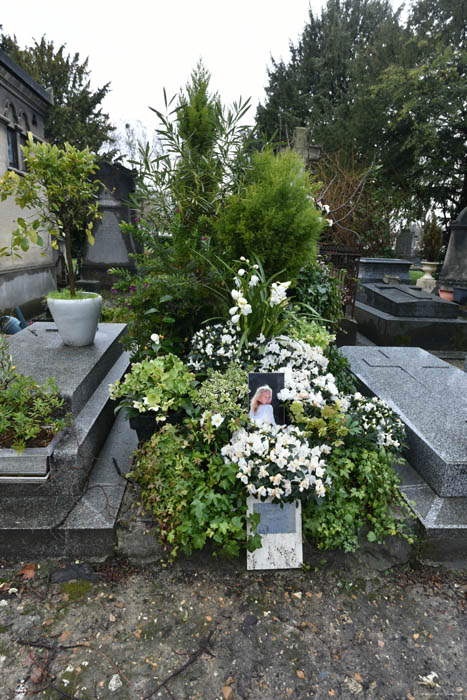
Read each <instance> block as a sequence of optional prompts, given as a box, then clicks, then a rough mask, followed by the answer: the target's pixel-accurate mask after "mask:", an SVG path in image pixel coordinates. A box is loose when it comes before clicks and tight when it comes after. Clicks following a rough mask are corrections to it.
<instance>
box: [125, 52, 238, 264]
mask: <svg viewBox="0 0 467 700" xmlns="http://www.w3.org/2000/svg"><path fill="white" fill-rule="evenodd" d="M209 81H210V74H209V72H208V71H207V70H206V69H205V68H204V66H203V65H202V64H201V63H200V64H198V66H197V67H196V68H195V70H194V71H193V73H192V75H191V82H190V83H189V84H188V85H187V86H186V90H185V92H183V91H182V92H181V93H180V95H179V96H178V99H177V96H176V95H174V96H173V97H172V98H171V99H170V100H168V99H167V96H166V94H165V91H164V101H165V113H163V112H161V111H159V110H157V109H153V108H151V109H152V111H153V112H154V113H155V114H156V116H157V117H158V119H159V128H158V129H157V130H156V135H157V138H158V140H159V143H160V147H161V150H162V153H161V154H160V155H158V156H155V157H154V156H153V155H152V154H151V149H150V147H149V145H148V146H146V147H144V148H141V149H140V162H137V163H135V165H137V166H138V172H139V177H138V182H137V187H136V191H135V193H134V195H133V197H132V202H133V207H134V208H135V209H136V210H138V211H140V212H144V214H143V215H142V217H141V219H140V220H139V221H138V222H137V226H136V227H134V226H131V225H127V226H125V227H124V230H131V231H132V233H133V235H135V236H136V237H137V238H138V239H139V240H140V241H141V242H142V243H143V244H144V245H145V247H146V249H147V250H150V251H153V252H154V254H158V251H159V249H160V248H161V247H166V246H167V244H168V240H167V238H166V237H161V235H160V234H167V233H170V234H171V244H172V247H173V249H174V254H173V257H174V259H175V260H176V261H178V264H179V265H183V264H184V263H185V261H186V258H187V254H189V253H190V251H191V249H195V250H199V249H201V248H205V245H206V241H207V239H208V238H209V236H210V235H211V233H212V222H213V220H214V219H215V217H216V215H217V213H218V211H219V209H220V208H221V207H222V206H223V203H224V201H225V199H226V197H227V196H228V195H229V194H230V193H231V192H232V191H236V190H237V189H238V187H239V183H240V182H241V181H242V179H243V175H244V171H245V169H246V168H247V167H248V152H249V150H250V148H251V139H252V129H251V127H247V126H242V125H241V124H240V122H241V120H242V119H243V117H244V116H245V114H246V112H247V111H248V109H249V101H246V102H245V103H243V102H242V100H241V99H240V100H239V102H238V103H234V104H233V106H232V107H231V108H227V107H224V106H223V105H222V104H221V102H220V99H219V97H218V95H212V94H210V93H209Z"/></svg>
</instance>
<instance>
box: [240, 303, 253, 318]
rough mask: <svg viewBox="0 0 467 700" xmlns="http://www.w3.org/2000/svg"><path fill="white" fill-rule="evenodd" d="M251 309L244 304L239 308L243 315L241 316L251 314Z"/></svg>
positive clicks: (248, 305)
mask: <svg viewBox="0 0 467 700" xmlns="http://www.w3.org/2000/svg"><path fill="white" fill-rule="evenodd" d="M252 311H253V309H252V308H251V306H250V304H245V305H244V306H242V307H241V308H240V312H241V313H242V314H243V316H248V314H251V312H252Z"/></svg>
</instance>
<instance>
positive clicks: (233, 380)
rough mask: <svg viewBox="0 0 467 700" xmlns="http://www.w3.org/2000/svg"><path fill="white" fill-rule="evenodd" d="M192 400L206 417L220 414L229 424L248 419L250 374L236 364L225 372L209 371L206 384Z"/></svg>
mask: <svg viewBox="0 0 467 700" xmlns="http://www.w3.org/2000/svg"><path fill="white" fill-rule="evenodd" d="M191 399H192V401H193V403H194V404H195V406H197V407H198V408H199V409H200V411H203V412H204V413H205V417H208V416H211V415H212V414H216V413H217V414H219V415H221V416H222V418H223V420H225V421H226V423H227V424H230V423H231V422H232V421H233V424H234V425H236V427H238V424H239V423H238V422H239V421H240V420H242V419H245V418H246V415H247V413H248V372H247V371H246V370H245V369H243V368H242V367H240V366H239V365H237V364H235V363H231V364H230V365H228V366H227V369H226V370H225V372H216V371H213V370H210V371H208V376H207V378H206V379H205V381H204V382H202V383H201V384H200V385H199V386H198V387H196V388H195V389H194V390H193V391H192V393H191Z"/></svg>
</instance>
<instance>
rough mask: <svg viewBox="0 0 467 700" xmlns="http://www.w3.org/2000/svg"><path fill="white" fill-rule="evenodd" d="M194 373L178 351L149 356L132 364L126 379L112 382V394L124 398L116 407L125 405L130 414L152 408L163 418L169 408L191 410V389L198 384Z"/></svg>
mask: <svg viewBox="0 0 467 700" xmlns="http://www.w3.org/2000/svg"><path fill="white" fill-rule="evenodd" d="M195 383H196V382H195V380H194V375H193V374H192V373H191V372H190V371H189V370H188V367H187V366H186V365H185V364H184V363H183V362H182V361H181V360H179V359H178V357H176V356H175V355H163V356H160V357H156V358H154V359H152V360H150V359H148V358H146V359H144V360H142V361H141V362H135V363H133V364H132V365H131V369H130V371H129V372H128V373H127V374H126V375H125V377H124V378H123V380H120V379H118V380H117V381H116V382H115V384H112V385H110V389H109V391H110V397H111V398H112V399H120V403H119V404H118V406H117V408H116V409H115V411H119V410H120V409H121V408H123V407H125V409H126V412H127V415H128V416H135V415H138V414H139V413H147V412H148V411H152V412H153V413H154V416H155V419H156V421H160V422H163V421H165V420H166V419H167V415H168V413H169V412H174V411H177V410H178V409H180V408H184V409H185V410H190V408H191V406H190V402H189V399H188V393H189V391H190V389H192V388H193V387H194V385H195Z"/></svg>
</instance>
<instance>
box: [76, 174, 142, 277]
mask: <svg viewBox="0 0 467 700" xmlns="http://www.w3.org/2000/svg"><path fill="white" fill-rule="evenodd" d="M97 177H98V178H99V180H101V182H102V183H103V187H102V189H101V191H100V194H99V211H100V213H101V214H102V220H101V221H98V222H97V225H96V227H95V229H94V237H95V242H94V245H92V246H91V245H89V244H88V243H87V244H86V247H85V253H84V259H83V261H82V264H81V268H80V276H81V278H82V284H81V286H84V284H83V283H84V282H88V283H90V282H99V283H100V284H101V285H102V286H105V287H111V286H112V284H113V277H112V276H111V275H110V274H109V273H108V272H107V270H108V269H109V268H112V267H118V268H123V269H127V270H129V271H131V272H136V263H135V261H134V259H133V258H132V255H134V254H135V253H141V252H142V250H143V249H142V246H141V244H140V243H138V242H137V241H135V239H134V238H133V237H132V236H131V235H130V234H127V233H125V234H124V233H123V231H122V229H121V228H120V224H121V223H122V222H131V221H133V220H134V211H133V210H132V209H130V206H129V204H128V201H129V199H130V197H131V194H132V192H133V190H134V187H135V174H134V172H133V171H131V170H129V169H128V168H125V167H124V166H123V165H121V164H120V163H111V164H110V163H103V164H102V165H101V166H100V168H99V171H98V173H97ZM90 288H91V287H89V289H90Z"/></svg>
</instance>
